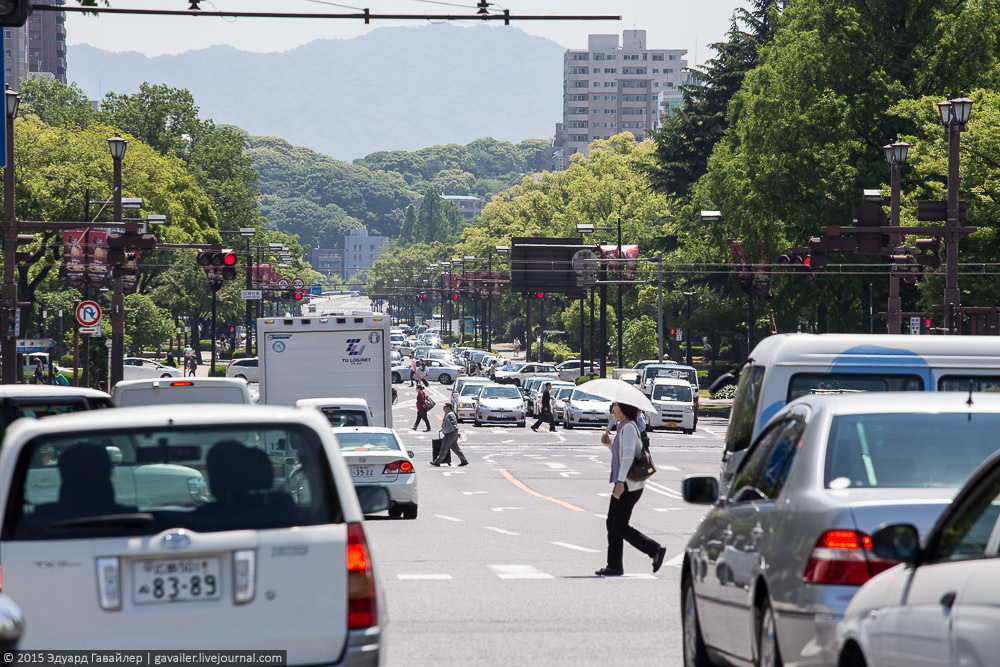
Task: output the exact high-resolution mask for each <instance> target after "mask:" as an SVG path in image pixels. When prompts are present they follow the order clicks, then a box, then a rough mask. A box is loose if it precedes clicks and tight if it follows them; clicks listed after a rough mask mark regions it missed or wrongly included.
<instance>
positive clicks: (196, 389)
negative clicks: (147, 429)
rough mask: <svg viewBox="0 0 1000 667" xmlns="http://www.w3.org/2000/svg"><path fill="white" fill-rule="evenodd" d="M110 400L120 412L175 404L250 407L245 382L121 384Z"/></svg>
mask: <svg viewBox="0 0 1000 667" xmlns="http://www.w3.org/2000/svg"><path fill="white" fill-rule="evenodd" d="M111 400H113V401H114V402H115V405H117V406H118V407H119V408H130V407H133V406H137V405H165V404H175V403H186V404H197V405H204V404H207V403H230V404H236V405H250V403H251V400H250V391H249V390H248V389H247V383H246V381H245V380H237V379H236V378H199V377H189V378H167V379H159V380H123V381H122V382H119V383H118V384H116V385H115V388H114V389H113V390H112V391H111Z"/></svg>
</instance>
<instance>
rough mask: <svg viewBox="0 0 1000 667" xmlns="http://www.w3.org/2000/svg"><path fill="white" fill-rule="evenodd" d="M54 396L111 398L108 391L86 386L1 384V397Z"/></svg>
mask: <svg viewBox="0 0 1000 667" xmlns="http://www.w3.org/2000/svg"><path fill="white" fill-rule="evenodd" d="M42 396H45V397H49V396H54V397H57V398H72V397H77V396H86V397H88V398H94V397H98V396H103V397H105V398H110V397H111V395H110V394H108V393H107V392H103V391H98V390H97V389H88V388H86V387H62V386H59V385H47V384H4V385H0V398H36V397H42Z"/></svg>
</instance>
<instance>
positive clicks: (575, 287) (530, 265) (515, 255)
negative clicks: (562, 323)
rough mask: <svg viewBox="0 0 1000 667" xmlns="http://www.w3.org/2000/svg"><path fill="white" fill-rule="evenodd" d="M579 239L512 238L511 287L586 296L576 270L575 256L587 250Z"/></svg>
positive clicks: (518, 289) (587, 247)
mask: <svg viewBox="0 0 1000 667" xmlns="http://www.w3.org/2000/svg"><path fill="white" fill-rule="evenodd" d="M585 248H586V249H589V250H593V251H594V252H597V248H596V247H595V246H585V245H583V240H582V239H579V238H530V237H529V238H525V237H518V238H513V239H511V246H510V286H511V289H512V290H514V291H515V292H526V293H527V292H542V291H544V292H558V293H563V294H569V295H571V296H580V295H581V294H582V293H583V281H582V279H581V276H580V275H579V274H578V273H577V272H576V270H574V268H573V264H572V262H573V255H575V254H576V253H577V252H578V251H580V250H583V249H585Z"/></svg>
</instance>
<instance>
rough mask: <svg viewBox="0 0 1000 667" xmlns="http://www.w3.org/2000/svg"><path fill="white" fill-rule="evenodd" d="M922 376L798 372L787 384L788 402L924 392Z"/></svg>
mask: <svg viewBox="0 0 1000 667" xmlns="http://www.w3.org/2000/svg"><path fill="white" fill-rule="evenodd" d="M923 390H924V380H923V378H921V377H920V376H919V375H903V374H900V375H882V374H870V373H796V374H795V375H793V376H792V381H791V382H789V383H788V400H789V401H794V400H795V399H796V398H798V397H800V396H808V395H809V394H860V393H863V392H867V391H923Z"/></svg>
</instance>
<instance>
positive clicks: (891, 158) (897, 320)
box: [882, 141, 910, 334]
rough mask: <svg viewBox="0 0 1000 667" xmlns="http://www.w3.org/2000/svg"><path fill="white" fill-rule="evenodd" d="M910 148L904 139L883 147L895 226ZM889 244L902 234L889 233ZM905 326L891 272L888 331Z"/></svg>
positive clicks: (894, 330)
mask: <svg viewBox="0 0 1000 667" xmlns="http://www.w3.org/2000/svg"><path fill="white" fill-rule="evenodd" d="M909 150H910V145H909V144H908V143H906V142H904V141H897V142H895V143H891V144H886V145H885V146H883V147H882V153H883V155H884V156H885V162H886V164H888V165H889V174H890V191H891V192H890V195H889V196H890V209H889V224H890V225H891V226H893V227H899V224H900V222H899V212H900V190H901V187H902V186H901V185H900V183H901V174H902V171H903V165H904V164H906V155H907V153H908V152H909ZM889 239H890V241H889V245H891V246H892V247H893V248H895V247H896V246H898V245H899V244H900V241H901V240H902V235H901V234H890V235H889ZM902 326H903V308H902V302H901V301H900V298H899V278H898V277H897V276H896V275H895V274H893V272H891V271H890V272H889V301H888V304H887V306H886V331H887V333H890V334H898V333H901V332H902Z"/></svg>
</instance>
